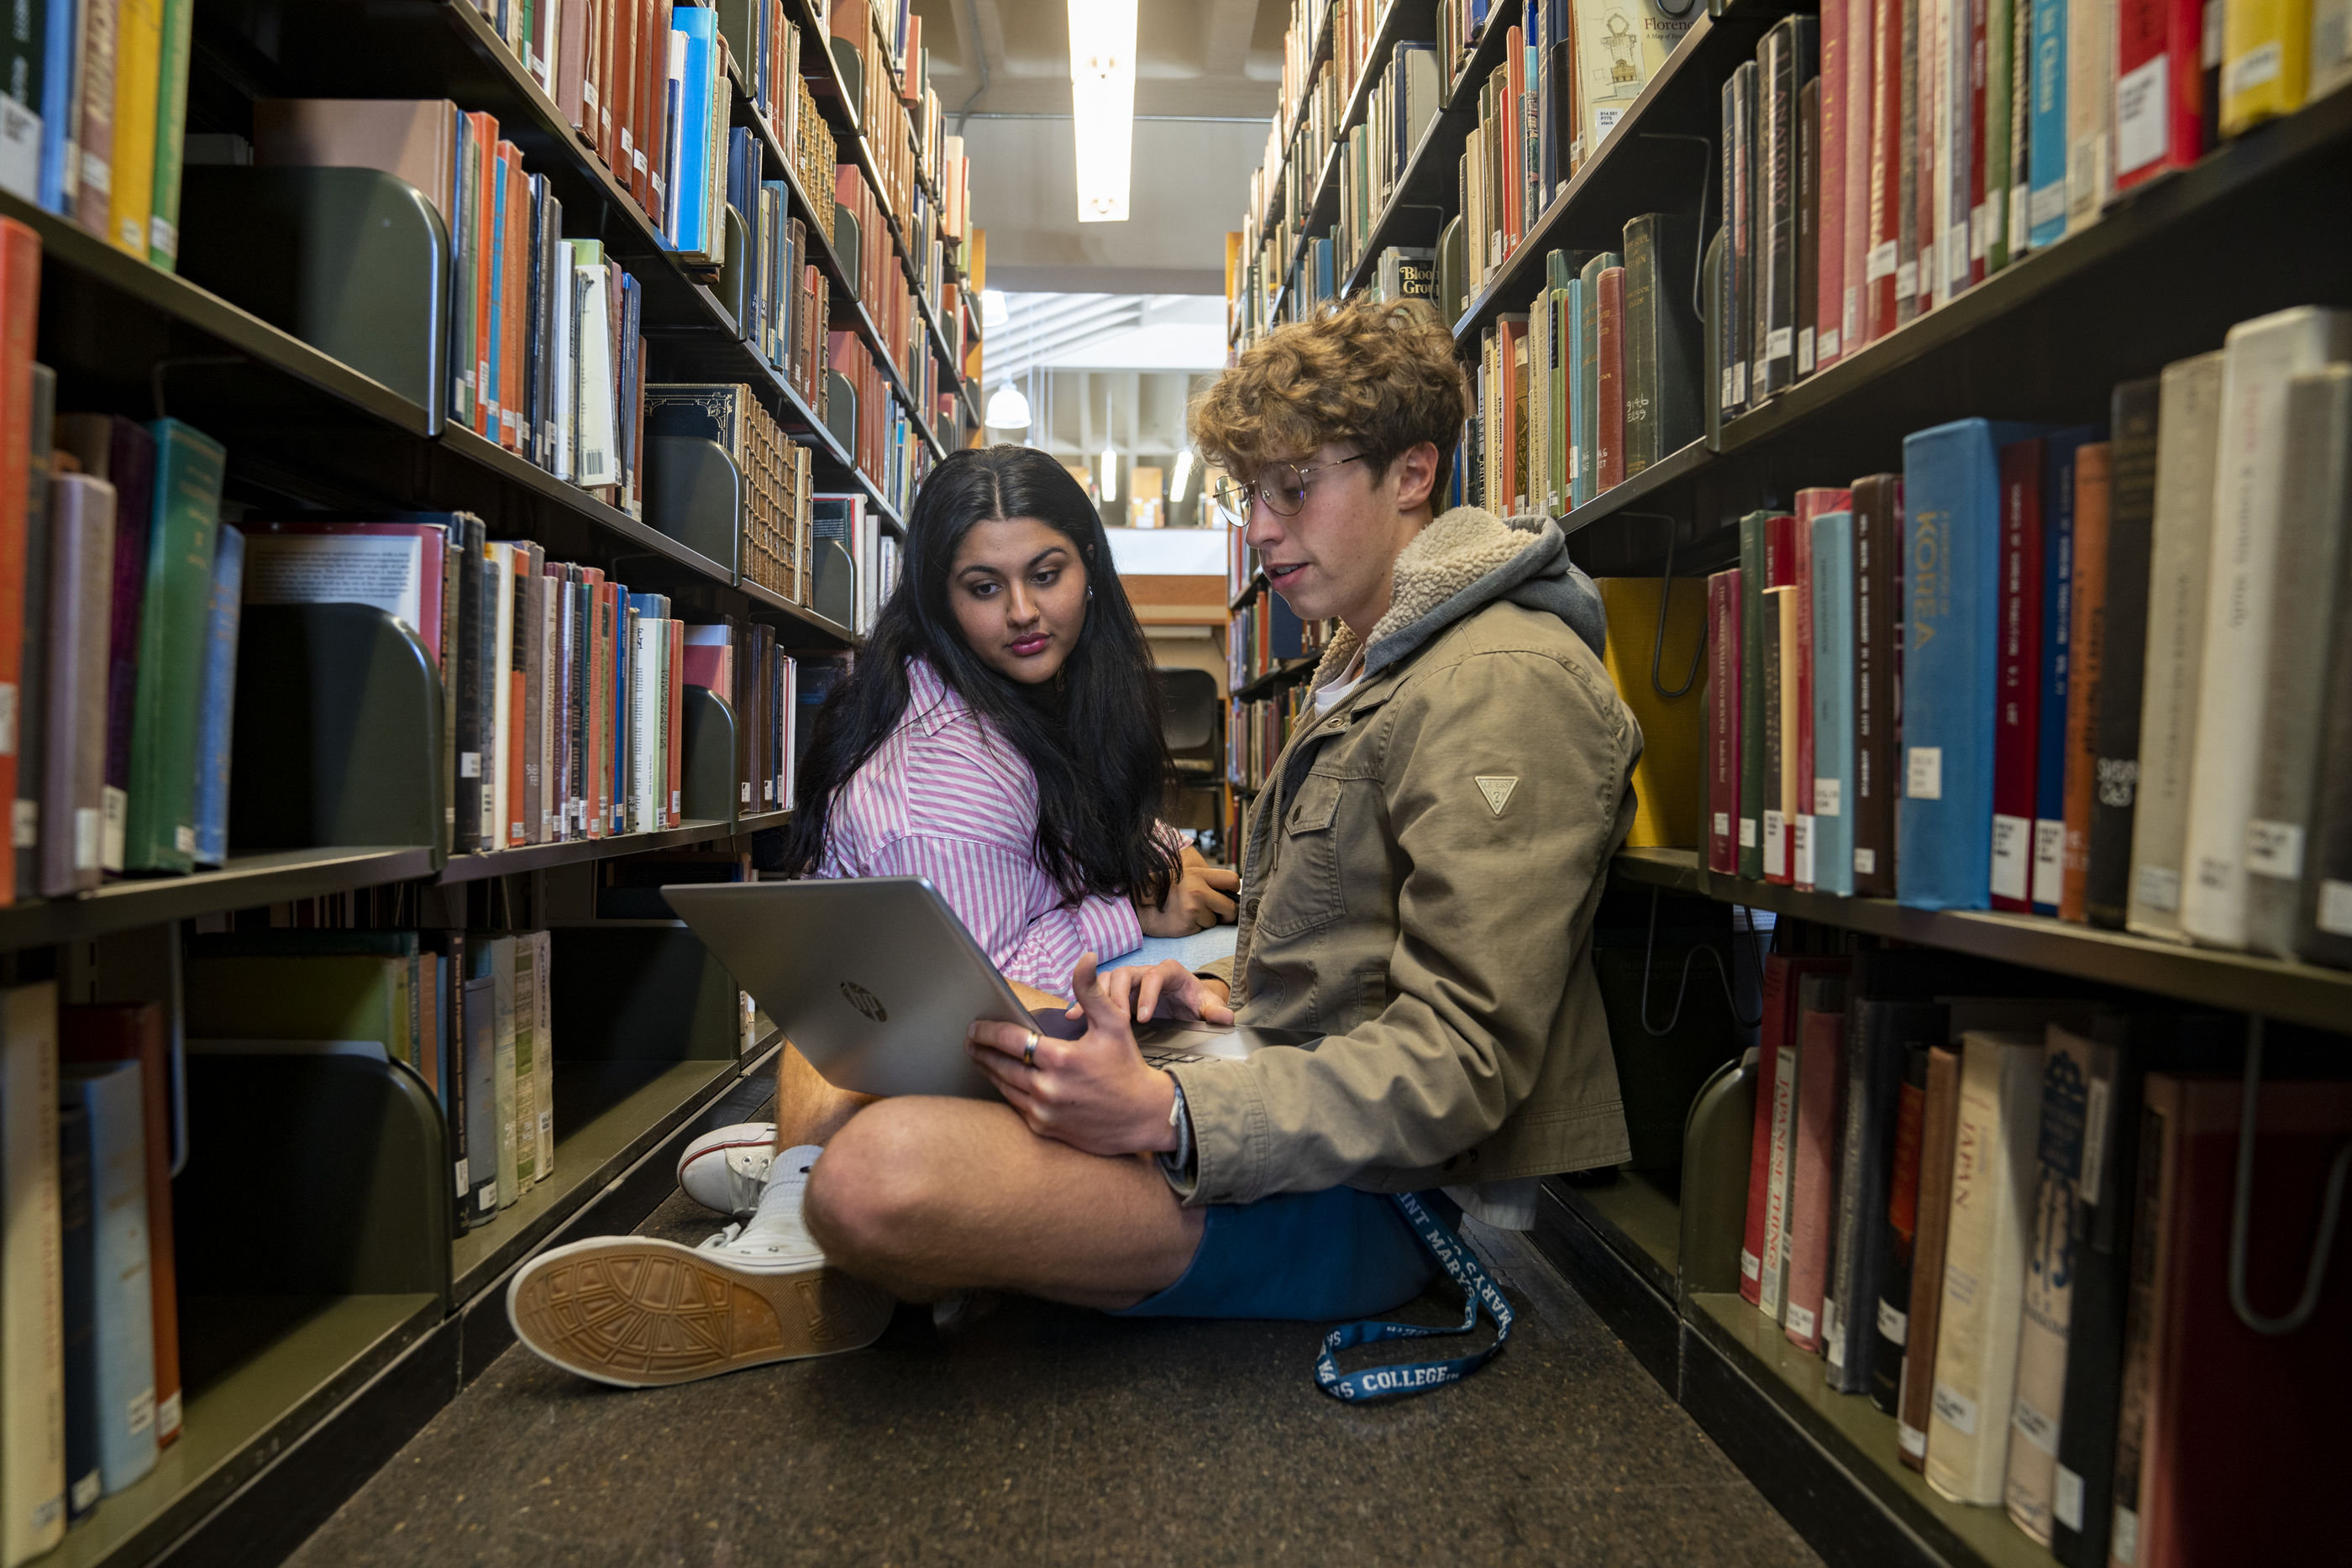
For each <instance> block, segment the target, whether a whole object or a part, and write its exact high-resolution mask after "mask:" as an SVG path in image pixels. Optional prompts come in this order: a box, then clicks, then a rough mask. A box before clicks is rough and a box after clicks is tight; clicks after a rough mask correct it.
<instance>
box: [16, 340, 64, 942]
mask: <svg viewBox="0 0 2352 1568" xmlns="http://www.w3.org/2000/svg"><path fill="white" fill-rule="evenodd" d="M31 385H32V406H31V408H30V409H29V410H28V411H27V420H26V434H27V442H26V444H27V445H28V446H29V448H30V454H29V457H30V461H29V462H28V463H27V465H26V483H25V489H26V498H25V559H24V570H25V600H24V616H23V621H24V624H23V626H22V627H21V629H20V630H21V632H22V635H21V638H20V640H19V643H18V646H19V649H20V652H19V655H18V664H17V674H16V808H15V811H16V814H15V819H14V826H15V831H16V876H15V878H14V882H15V889H14V892H15V896H16V897H17V898H32V897H35V896H37V895H38V894H39V893H40V891H41V797H42V794H43V792H44V790H45V789H46V788H47V778H48V711H49V642H50V637H51V634H52V632H51V626H50V621H51V616H50V613H49V576H50V571H51V566H50V561H49V534H50V530H51V528H52V524H51V522H50V520H49V468H50V462H49V454H50V451H51V448H52V436H51V432H52V430H53V428H54V422H55V419H56V415H57V394H58V377H57V372H56V371H52V370H51V369H49V367H48V366H47V365H35V366H33V367H32V379H31ZM53 825H54V824H53Z"/></svg>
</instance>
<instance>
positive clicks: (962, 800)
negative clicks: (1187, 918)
mask: <svg viewBox="0 0 2352 1568" xmlns="http://www.w3.org/2000/svg"><path fill="white" fill-rule="evenodd" d="M907 690H908V702H907V711H906V713H905V714H904V715H903V716H901V717H900V718H899V720H898V728H896V729H895V730H893V731H891V732H890V737H889V738H888V739H887V740H885V741H884V742H883V743H882V745H881V747H879V748H878V749H877V751H876V752H875V753H874V755H873V756H872V757H870V758H867V759H866V766H864V767H863V768H859V769H858V770H857V771H856V773H855V774H853V775H851V776H850V779H849V782H848V783H846V784H845V785H843V786H842V787H841V790H840V792H839V793H838V794H837V795H835V798H834V801H833V810H832V812H831V814H830V815H829V817H828V818H827V821H826V824H825V835H824V857H823V858H822V859H821V860H820V861H819V862H818V863H817V875H819V876H925V877H929V878H930V880H931V885H933V886H934V887H936V888H938V889H939V890H940V896H941V897H942V898H945V899H946V900H947V901H948V907H949V908H950V909H952V910H954V911H955V912H956V916H957V918H959V919H961V921H962V922H963V923H964V926H965V928H966V929H967V930H969V931H970V932H971V935H972V939H973V940H975V941H977V942H978V943H979V944H980V945H981V947H982V949H983V950H984V951H985V952H986V953H987V954H988V956H989V960H990V962H992V963H993V964H994V965H995V966H996V967H997V968H998V969H999V970H1001V971H1002V972H1003V975H1004V977H1006V978H1007V979H1013V980H1019V981H1021V982H1022V983H1024V985H1031V986H1034V987H1036V988H1038V989H1039V990H1041V991H1051V992H1054V993H1055V994H1057V995H1062V996H1066V995H1068V994H1069V987H1070V971H1071V970H1073V969H1075V968H1076V967H1077V962H1078V955H1079V954H1081V953H1089V952H1090V953H1093V954H1094V955H1096V956H1097V957H1101V958H1108V957H1111V956H1115V955H1117V954H1121V953H1126V952H1129V951H1131V950H1132V949H1133V948H1134V947H1135V946H1137V945H1138V944H1139V943H1140V942H1141V941H1142V940H1143V927H1142V926H1141V925H1139V923H1138V922H1137V920H1136V914H1135V905H1134V904H1132V903H1130V902H1129V901H1128V900H1127V899H1124V898H1105V897H1094V898H1088V899H1086V900H1083V901H1082V902H1080V903H1078V904H1070V903H1069V901H1068V899H1067V898H1066V896H1065V894H1063V892H1062V889H1061V887H1060V885H1059V884H1058V883H1055V881H1054V879H1053V878H1052V877H1051V876H1049V875H1047V874H1046V873H1045V870H1044V869H1043V868H1042V867H1040V866H1039V865H1038V864H1037V859H1036V853H1035V844H1036V834H1037V776H1036V775H1035V773H1034V772H1033V771H1031V769H1030V767H1029V764H1028V762H1027V761H1026V760H1025V759H1024V758H1023V757H1022V756H1021V754H1020V753H1019V752H1018V751H1016V750H1014V749H1013V746H1012V744H1011V743H1010V742H1008V741H1007V740H1006V739H1005V738H1004V737H1003V736H1002V735H1001V734H999V733H998V732H997V730H996V728H995V727H994V726H992V725H991V724H990V723H989V722H988V720H987V719H986V718H984V717H982V716H981V715H980V714H978V713H975V712H973V711H972V709H971V707H970V706H968V705H967V704H966V703H965V702H964V700H963V698H961V696H958V695H956V694H955V693H954V692H952V691H950V690H949V689H948V685H947V683H946V682H944V681H942V680H940V676H939V672H938V671H936V670H934V669H932V668H931V666H930V664H929V661H927V660H923V659H909V660H908V661H907Z"/></svg>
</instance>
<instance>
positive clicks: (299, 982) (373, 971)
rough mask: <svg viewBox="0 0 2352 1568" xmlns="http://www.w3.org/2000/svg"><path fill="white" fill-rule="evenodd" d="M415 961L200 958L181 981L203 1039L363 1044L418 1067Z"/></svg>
mask: <svg viewBox="0 0 2352 1568" xmlns="http://www.w3.org/2000/svg"><path fill="white" fill-rule="evenodd" d="M409 974H410V961H409V960H407V959H404V958H402V957H400V956H397V955H392V954H367V953H348V954H326V955H318V956H283V955H281V956H237V957H198V956H190V958H189V960H188V963H187V967H186V968H185V970H184V982H183V984H184V991H185V998H186V1007H187V1019H188V1034H189V1036H190V1038H192V1039H197V1040H373V1041H374V1042H375V1043H376V1044H378V1045H381V1046H383V1050H384V1054H385V1055H386V1056H388V1057H390V1058H391V1059H392V1060H394V1061H405V1062H407V1063H408V1064H409V1065H410V1066H412V1067H414V1066H415V1065H416V1064H415V1060H414V1056H415V1045H414V1035H413V1030H414V1028H415V1026H414V1023H413V1021H412V1019H411V1016H410V1015H411V999H412V993H411V990H410V988H409V986H408V983H407V982H408V977H409Z"/></svg>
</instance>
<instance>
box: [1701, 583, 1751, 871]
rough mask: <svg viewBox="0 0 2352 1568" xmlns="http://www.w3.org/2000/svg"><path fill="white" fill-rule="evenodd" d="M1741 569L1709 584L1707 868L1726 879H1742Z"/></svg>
mask: <svg viewBox="0 0 2352 1568" xmlns="http://www.w3.org/2000/svg"><path fill="white" fill-rule="evenodd" d="M1740 610H1741V592H1740V573H1739V569H1738V568H1737V567H1734V568H1733V569H1731V570H1728V571H1718V572H1717V573H1715V574H1714V575H1713V576H1712V577H1709V578H1708V579H1707V580H1706V615H1707V620H1706V658H1707V677H1706V758H1707V763H1706V778H1707V786H1706V812H1707V818H1706V865H1707V869H1708V870H1709V871H1711V872H1715V873H1717V874H1718V875H1722V876H1737V875H1738V874H1739V779H1740V749H1741V747H1740V742H1741V737H1740V733H1739V713H1740V702H1741V697H1742V692H1741V685H1740V674H1741V671H1740V651H1741V648H1742V647H1743V646H1744V634H1743V631H1742V628H1741V626H1740Z"/></svg>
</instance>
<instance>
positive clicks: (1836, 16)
mask: <svg viewBox="0 0 2352 1568" xmlns="http://www.w3.org/2000/svg"><path fill="white" fill-rule="evenodd" d="M1855 12H1856V7H1854V6H1853V5H1851V4H1850V0H1829V3H1828V4H1827V5H1823V6H1822V19H1821V50H1822V74H1821V78H1820V79H1821V89H1820V99H1821V102H1820V107H1819V109H1818V110H1817V111H1816V117H1815V121H1814V123H1815V127H1816V134H1815V137H1814V141H1813V156H1812V167H1813V169H1814V171H1815V175H1814V180H1813V190H1814V191H1815V193H1816V194H1815V196H1814V199H1813V203H1812V205H1813V209H1814V212H1815V217H1814V224H1813V228H1814V241H1813V290H1812V297H1811V298H1812V326H1813V340H1812V344H1811V348H1812V352H1811V355H1810V356H1807V357H1808V358H1809V359H1810V360H1811V364H1810V365H1809V366H1808V367H1807V368H1808V369H1809V370H1825V369H1827V368H1828V367H1829V366H1831V365H1833V364H1835V363H1837V361H1838V358H1839V356H1840V354H1841V353H1842V352H1843V349H1844V335H1843V326H1842V323H1843V320H1844V310H1845V225H1846V204H1847V197H1848V193H1847V189H1846V162H1845V161H1846V142H1847V138H1848V136H1849V134H1850V132H1849V131H1848V121H1849V120H1851V118H1852V116H1853V110H1852V109H1850V108H1849V107H1848V105H1849V103H1850V101H1851V99H1852V98H1853V96H1855V95H1854V93H1853V81H1852V80H1851V79H1850V78H1853V70H1852V67H1851V63H1850V62H1849V61H1848V59H1847V57H1846V51H1847V48H1848V47H1849V46H1848V44H1847V42H1846V40H1847V38H1848V37H1850V35H1851V33H1852V30H1853V25H1854V16H1855ZM1860 17H1861V21H1862V25H1863V26H1864V29H1865V31H1864V37H1865V38H1866V37H1868V33H1867V28H1868V26H1869V18H1870V13H1869V11H1868V10H1867V9H1862V10H1861V11H1860ZM1865 47H1866V46H1865ZM1859 79H1863V80H1866V79H1867V78H1859ZM1865 112H1867V111H1866V110H1865ZM1867 132H1868V121H1867V120H1865V121H1864V133H1865V134H1867Z"/></svg>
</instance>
